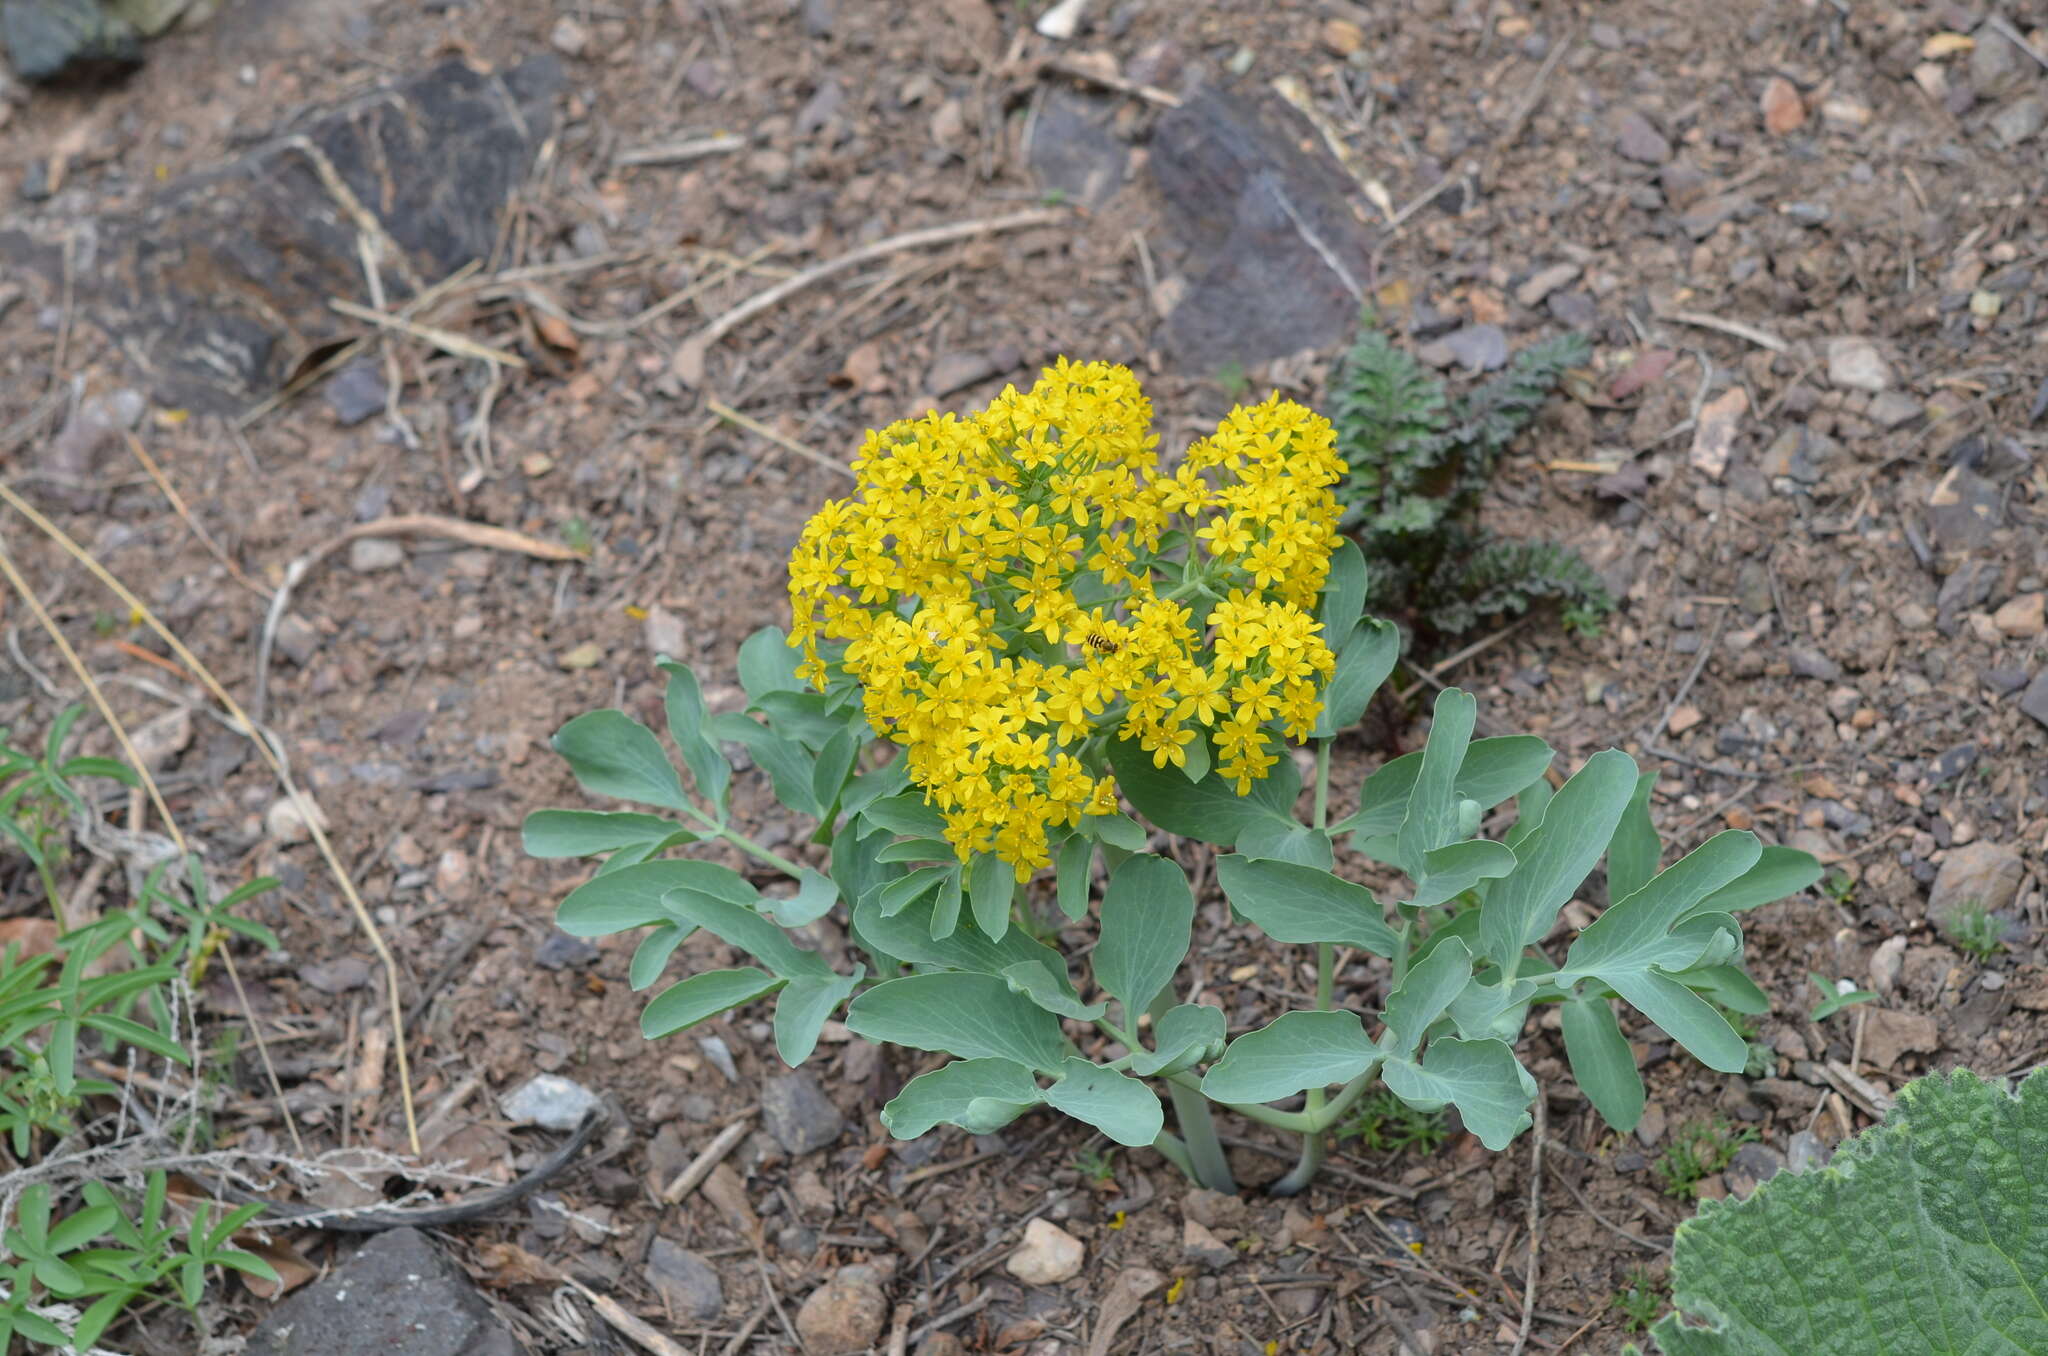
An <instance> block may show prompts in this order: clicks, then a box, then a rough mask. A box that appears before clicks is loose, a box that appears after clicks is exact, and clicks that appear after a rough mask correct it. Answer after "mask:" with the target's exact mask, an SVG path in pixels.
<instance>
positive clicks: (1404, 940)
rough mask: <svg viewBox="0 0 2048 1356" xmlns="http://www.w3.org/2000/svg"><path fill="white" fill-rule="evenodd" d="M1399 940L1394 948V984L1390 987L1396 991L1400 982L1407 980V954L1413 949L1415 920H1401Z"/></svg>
mask: <svg viewBox="0 0 2048 1356" xmlns="http://www.w3.org/2000/svg"><path fill="white" fill-rule="evenodd" d="M1399 940H1400V944H1399V945H1398V946H1396V947H1395V948H1394V983H1393V986H1392V987H1393V988H1396V989H1398V988H1400V987H1401V981H1402V980H1404V979H1406V978H1408V953H1409V952H1410V951H1413V950H1414V949H1415V920H1414V919H1413V918H1403V919H1402V920H1401V935H1400V939H1399Z"/></svg>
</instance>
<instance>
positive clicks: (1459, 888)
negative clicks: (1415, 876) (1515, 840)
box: [1408, 838, 1515, 909]
mask: <svg viewBox="0 0 2048 1356" xmlns="http://www.w3.org/2000/svg"><path fill="white" fill-rule="evenodd" d="M1514 869H1515V854H1514V852H1513V850H1512V849H1510V848H1509V847H1508V845H1507V844H1506V843H1496V842H1494V841H1493V840H1492V839H1490V838H1467V839H1465V840H1464V841H1463V842H1460V843H1446V844H1444V846H1442V847H1440V848H1433V849H1431V850H1430V851H1428V852H1426V853H1424V854H1423V857H1422V876H1421V878H1420V879H1419V880H1418V881H1417V882H1416V886H1415V898H1413V899H1411V900H1409V901H1408V903H1409V905H1410V906H1412V907H1414V908H1418V909H1427V908H1433V907H1434V906H1436V905H1438V904H1442V903H1444V902H1445V901H1447V900H1452V899H1456V898H1457V897H1458V896H1459V895H1462V894H1464V893H1465V892H1466V891H1467V890H1470V889H1471V888H1472V887H1474V886H1475V885H1477V884H1479V882H1481V881H1483V880H1499V879H1500V878H1501V877H1502V876H1505V875H1508V874H1510V873H1511V872H1513V871H1514Z"/></svg>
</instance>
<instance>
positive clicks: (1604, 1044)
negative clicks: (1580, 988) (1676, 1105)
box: [1562, 996, 1643, 1135]
mask: <svg viewBox="0 0 2048 1356" xmlns="http://www.w3.org/2000/svg"><path fill="white" fill-rule="evenodd" d="M1562 1016H1563V1019H1564V1053H1565V1057H1566V1058H1567V1059H1569V1060H1570V1061H1571V1065H1572V1077H1573V1078H1576V1079H1577V1080H1578V1081H1579V1088H1580V1090H1581V1091H1583V1092H1584V1093H1585V1094H1586V1100H1588V1101H1590V1102H1591V1103H1592V1104H1593V1109H1594V1110H1596V1111H1598V1112H1599V1113H1600V1118H1601V1119H1602V1120H1604V1121H1606V1122H1607V1123H1608V1124H1609V1125H1611V1126H1613V1127H1614V1128H1615V1129H1616V1130H1619V1131H1620V1132H1621V1133H1622V1134H1624V1135H1625V1134H1627V1133H1629V1132H1630V1131H1631V1130H1634V1129H1635V1128H1636V1122H1637V1121H1640V1120H1641V1119H1642V1118H1643V1076H1642V1075H1641V1074H1640V1073H1638V1072H1636V1057H1635V1052H1634V1051H1632V1050H1630V1049H1629V1048H1628V1038H1627V1037H1625V1036H1623V1035H1622V1034H1621V1024H1620V1023H1619V1022H1617V1021H1615V1020H1614V1008H1613V1007H1612V1006H1611V1005H1610V1004H1609V1002H1608V1000H1607V999H1606V998H1604V997H1592V996H1577V997H1573V998H1571V999H1569V1000H1567V1001H1566V1003H1565V1004H1564V1012H1563V1014H1562Z"/></svg>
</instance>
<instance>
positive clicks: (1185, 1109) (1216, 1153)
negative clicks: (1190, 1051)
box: [1166, 1083, 1237, 1195]
mask: <svg viewBox="0 0 2048 1356" xmlns="http://www.w3.org/2000/svg"><path fill="white" fill-rule="evenodd" d="M1166 1093H1167V1095H1168V1096H1169V1097H1171V1098H1172V1099H1173V1119H1174V1121H1175V1123H1177V1124H1178V1125H1179V1126H1180V1132H1181V1134H1182V1135H1184V1136H1186V1137H1187V1155H1188V1163H1187V1165H1186V1166H1185V1167H1184V1168H1183V1169H1182V1170H1183V1171H1185V1172H1186V1173H1187V1174H1188V1176H1189V1177H1191V1178H1192V1179H1194V1181H1196V1182H1197V1183H1199V1184H1200V1185H1202V1186H1205V1187H1207V1188H1209V1190H1211V1191H1224V1192H1229V1193H1230V1194H1232V1195H1235V1194H1237V1180H1236V1179H1235V1178H1233V1177H1232V1176H1231V1175H1230V1160H1229V1159H1228V1158H1226V1157H1225V1156H1224V1153H1223V1141H1222V1140H1220V1139H1218V1138H1217V1137H1216V1121H1215V1119H1214V1118H1213V1117H1212V1116H1211V1115H1210V1114H1209V1099H1208V1098H1206V1097H1204V1096H1203V1095H1202V1094H1201V1093H1200V1092H1199V1091H1191V1090H1190V1089H1187V1088H1184V1087H1182V1086H1181V1085H1180V1084H1178V1083H1168V1084H1167V1085H1166Z"/></svg>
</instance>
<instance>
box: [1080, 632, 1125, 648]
mask: <svg viewBox="0 0 2048 1356" xmlns="http://www.w3.org/2000/svg"><path fill="white" fill-rule="evenodd" d="M1084 643H1085V644H1086V645H1087V646H1088V648H1089V649H1091V650H1093V651H1095V652H1096V653H1097V654H1115V653H1117V652H1118V651H1119V650H1121V649H1123V646H1121V645H1119V644H1118V643H1117V642H1116V638H1115V637H1113V636H1106V635H1104V634H1103V633H1102V632H1100V631H1090V632H1089V633H1088V638H1087V640H1086V641H1085V642H1084Z"/></svg>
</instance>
